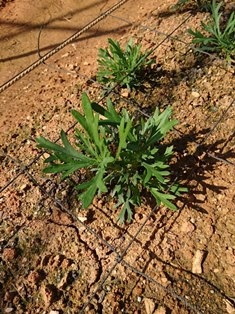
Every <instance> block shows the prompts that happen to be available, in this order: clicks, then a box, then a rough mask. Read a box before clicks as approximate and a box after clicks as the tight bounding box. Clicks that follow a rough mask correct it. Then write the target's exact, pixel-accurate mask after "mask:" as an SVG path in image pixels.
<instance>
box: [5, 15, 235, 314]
mask: <svg viewBox="0 0 235 314" xmlns="http://www.w3.org/2000/svg"><path fill="white" fill-rule="evenodd" d="M189 18H190V16H187V18H186V19H185V20H184V21H183V22H182V23H181V24H180V25H178V26H177V28H175V29H174V30H173V31H172V32H171V33H170V34H166V36H165V38H164V40H162V41H161V42H160V43H159V44H157V45H156V47H154V49H153V50H152V51H151V53H153V52H154V51H155V50H156V49H157V48H158V47H160V46H161V45H163V43H164V42H165V41H166V40H168V39H169V38H170V39H172V40H178V39H176V38H175V37H173V36H172V35H173V34H174V32H175V31H176V30H178V29H179V28H180V27H181V26H182V25H184V24H185V23H186V22H187V20H188V19H189ZM181 42H183V41H181ZM183 43H184V42H183ZM100 87H101V88H104V90H105V89H106V88H105V87H103V86H100ZM116 87H117V86H115V87H114V88H112V89H111V90H109V91H108V92H107V93H106V95H105V96H104V97H102V98H101V99H100V100H99V101H100V102H101V101H102V100H103V99H104V98H105V97H106V96H107V94H111V93H113V94H114V95H118V96H120V95H119V94H118V92H117V91H116ZM121 99H122V100H123V101H125V102H127V103H130V102H131V105H133V106H134V107H135V108H136V110H137V111H139V112H140V113H141V114H143V113H144V114H145V115H148V113H146V112H143V111H142V110H141V109H140V107H141V106H140V105H139V104H138V103H135V102H133V101H130V100H128V99H126V98H123V97H121ZM233 105H234V100H233V101H232V102H231V103H230V104H229V106H228V107H227V108H226V110H225V111H224V112H223V113H222V115H221V116H220V117H219V118H218V120H217V121H216V123H215V124H214V125H213V126H212V127H211V128H210V130H209V131H208V132H207V133H206V134H205V136H204V137H203V138H202V140H201V141H199V142H197V141H195V144H196V151H195V152H194V154H195V155H196V154H197V150H198V149H200V146H201V145H203V144H204V143H205V142H206V141H207V140H208V138H209V137H210V136H211V135H212V134H213V132H214V131H215V130H216V129H217V128H218V126H219V125H220V123H221V122H222V120H223V119H224V118H225V117H226V115H228V114H229V110H230V109H231V108H232V107H233ZM74 126H75V124H73V125H72V126H71V127H70V128H69V129H68V130H67V133H68V132H69V131H70V130H72V129H73V128H74ZM176 132H177V133H178V132H180V131H178V130H176ZM193 140H194V139H193ZM205 154H207V155H208V156H210V157H212V158H214V159H217V160H219V161H222V162H224V163H227V164H228V165H230V166H234V164H233V163H231V162H229V161H227V160H225V159H223V158H219V157H216V156H214V155H212V154H211V153H210V152H208V151H206V152H205ZM205 154H204V155H203V156H202V163H203V159H204V158H205ZM2 155H3V156H4V157H5V158H10V159H13V158H12V157H10V156H8V155H7V154H6V153H4V152H3V153H2ZM42 155H43V153H39V154H38V155H37V156H36V157H35V158H34V159H33V160H32V161H31V162H30V163H29V164H28V165H24V164H23V163H22V162H21V161H18V160H14V159H13V162H14V163H15V164H16V165H20V171H19V172H18V173H17V174H16V175H15V176H14V177H13V178H12V179H11V180H10V181H9V182H7V184H5V185H4V186H3V187H2V188H1V190H0V192H4V191H5V190H6V189H7V188H8V187H9V186H11V185H12V184H13V183H14V182H15V181H16V180H17V179H18V178H19V177H20V176H21V175H26V176H27V177H28V178H29V180H30V181H32V182H33V183H34V184H35V185H36V186H38V187H39V188H40V190H41V191H42V193H43V194H44V195H45V196H46V197H48V198H51V199H52V200H53V202H54V203H55V204H56V205H57V206H58V208H60V209H61V210H62V211H65V212H66V213H67V214H68V215H70V216H72V218H73V219H74V220H75V221H76V222H78V223H79V224H81V225H82V226H83V227H84V228H85V229H86V230H87V231H88V232H89V233H90V234H92V235H94V237H95V238H96V240H97V243H99V242H101V243H102V244H103V245H105V246H106V247H107V248H108V249H109V250H111V251H112V252H114V253H115V255H116V260H115V262H114V263H113V265H112V266H111V267H110V268H109V270H108V271H107V272H106V274H104V275H103V277H102V278H101V279H100V281H99V283H98V285H97V287H96V289H95V290H94V292H93V293H92V294H91V295H90V296H89V298H88V300H87V302H86V303H84V305H83V307H82V308H81V311H80V313H84V311H85V310H86V308H87V306H88V305H89V304H90V303H91V302H92V300H93V299H94V297H95V296H96V294H97V292H98V291H99V290H102V289H103V286H104V284H105V282H106V281H107V279H108V278H109V277H110V276H111V274H112V272H113V270H114V269H115V268H116V267H117V265H118V264H121V263H122V264H124V265H125V266H126V267H127V268H128V269H130V270H131V271H133V272H134V273H136V274H137V275H138V276H142V277H144V278H145V279H146V280H148V281H149V282H152V283H153V284H155V285H157V286H158V287H160V288H161V289H163V290H165V291H166V292H167V293H168V294H170V295H171V296H172V297H173V298H176V299H178V300H179V301H180V302H182V304H183V305H184V306H185V307H186V308H189V309H190V310H191V311H192V312H195V313H203V309H201V307H200V304H196V305H195V304H193V303H191V302H190V301H188V299H187V298H186V297H185V296H182V295H180V294H178V293H176V292H175V291H174V290H173V289H171V288H166V287H164V286H163V285H161V283H159V282H157V281H156V280H155V279H154V278H152V277H150V276H148V275H147V274H146V273H145V272H144V271H140V270H138V269H137V268H136V267H134V266H132V265H130V264H129V263H128V262H126V261H125V259H124V258H125V256H126V254H127V252H128V250H129V248H130V247H131V246H132V244H133V243H134V242H135V241H136V239H137V237H138V235H139V234H140V233H141V232H142V230H143V228H144V227H145V225H146V224H147V223H148V221H149V220H150V218H151V216H152V215H153V214H154V213H155V212H156V211H157V210H158V207H156V206H155V207H154V208H153V209H152V210H151V212H150V213H149V215H148V216H147V217H146V219H145V220H144V222H143V223H142V224H141V226H140V227H139V229H138V230H137V231H136V233H135V234H134V236H132V237H131V240H130V241H129V243H128V245H127V246H126V247H124V248H123V247H118V248H117V247H114V246H113V245H111V244H110V243H109V242H108V241H106V240H105V239H104V238H103V237H101V236H100V235H99V234H98V233H97V232H96V231H94V230H93V229H92V228H91V227H90V226H89V225H87V224H86V223H84V222H83V221H82V220H81V219H79V218H78V217H77V216H76V215H74V214H73V213H71V212H70V211H69V210H68V209H67V208H66V207H65V206H64V205H63V204H62V202H61V201H60V200H59V199H57V198H55V197H54V196H53V195H51V194H50V193H49V192H48V191H47V190H46V189H45V188H44V187H43V185H42V184H40V183H38V181H37V179H35V178H34V176H33V175H32V174H31V173H30V170H31V167H32V165H33V164H35V163H36V162H37V161H38V160H39V159H40V158H41V157H42ZM192 171H193V170H192V169H191V170H190V171H189V173H188V176H187V177H190V175H191V173H192ZM51 181H52V182H53V180H51ZM17 232H18V230H16V233H17ZM16 233H14V235H13V237H14V236H15V234H16ZM11 239H12V237H11V238H9V239H8V241H7V243H5V245H4V247H7V245H8V242H9V241H10V240H11ZM4 247H3V248H2V249H4Z"/></svg>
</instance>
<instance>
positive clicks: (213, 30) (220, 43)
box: [188, 0, 235, 62]
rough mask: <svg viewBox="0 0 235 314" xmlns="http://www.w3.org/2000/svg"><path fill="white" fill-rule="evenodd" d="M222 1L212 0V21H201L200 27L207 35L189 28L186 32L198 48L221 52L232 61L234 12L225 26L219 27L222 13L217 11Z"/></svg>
mask: <svg viewBox="0 0 235 314" xmlns="http://www.w3.org/2000/svg"><path fill="white" fill-rule="evenodd" d="M221 5H222V3H218V4H217V3H216V1H215V0H214V1H213V2H212V5H211V12H212V22H211V23H208V24H205V23H203V22H201V26H202V28H203V29H204V30H205V31H206V32H207V33H209V35H208V36H206V35H204V34H202V33H201V32H200V31H198V30H196V31H193V30H192V29H189V30H188V32H189V33H190V34H191V35H192V36H193V37H194V38H193V40H192V43H193V44H196V45H199V50H201V51H206V52H216V53H219V54H220V53H221V54H222V55H224V56H225V57H226V60H227V61H228V62H234V61H235V60H234V57H235V12H232V13H231V15H230V17H229V19H228V21H227V24H226V25H225V27H221V17H222V13H219V10H220V8H221Z"/></svg>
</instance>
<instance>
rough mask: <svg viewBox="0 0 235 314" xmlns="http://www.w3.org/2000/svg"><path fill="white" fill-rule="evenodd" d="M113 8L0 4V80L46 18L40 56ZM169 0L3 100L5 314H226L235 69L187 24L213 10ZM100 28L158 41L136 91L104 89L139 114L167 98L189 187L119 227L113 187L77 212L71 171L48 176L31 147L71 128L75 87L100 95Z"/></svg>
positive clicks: (33, 50) (31, 49) (108, 24)
mask: <svg viewBox="0 0 235 314" xmlns="http://www.w3.org/2000/svg"><path fill="white" fill-rule="evenodd" d="M2 3H3V1H2ZM114 3H115V1H97V2H96V1H89V2H88V1H86V2H85V1H84V2H81V4H80V5H81V6H80V7H79V8H77V2H76V1H72V0H71V1H68V2H67V3H66V5H65V4H64V3H63V2H62V1H60V2H53V1H48V0H45V1H41V2H40V4H37V5H32V4H31V2H30V1H20V0H15V1H13V2H12V3H9V4H7V5H6V6H5V7H4V8H2V9H1V11H0V13H1V20H2V21H5V23H2V25H0V28H1V38H0V39H1V48H0V59H1V60H0V69H1V84H3V83H4V82H5V81H7V80H8V79H9V78H11V77H12V76H13V75H15V74H16V73H18V72H19V71H20V70H22V69H23V68H25V66H27V65H29V64H30V63H31V62H33V61H34V60H35V59H36V58H37V57H38V46H37V40H38V38H39V37H38V35H39V31H40V29H41V25H44V28H43V29H41V30H42V33H41V37H40V40H41V41H40V47H41V49H42V51H43V52H46V51H48V49H51V48H53V47H54V46H55V45H56V43H58V42H60V41H61V40H63V39H64V38H66V37H67V36H69V35H71V34H72V33H73V32H74V31H75V30H76V27H82V26H83V25H85V24H86V23H87V22H89V21H90V20H92V19H93V18H94V17H96V16H97V15H98V14H100V12H103V11H104V10H106V9H107V8H109V7H111V6H112V5H113V4H114ZM173 4H174V1H170V0H168V1H164V2H163V1H158V4H157V5H156V2H155V1H148V2H147V3H146V1H139V3H138V4H137V5H136V3H135V2H134V1H131V0H130V1H129V2H128V3H127V4H125V5H124V6H123V7H122V8H120V9H119V10H118V11H116V12H115V13H114V14H113V16H112V17H108V18H107V19H106V20H104V21H102V22H101V23H100V24H98V26H96V27H95V28H94V29H92V30H91V31H89V33H88V34H84V35H82V37H81V39H80V40H79V41H77V42H75V43H73V44H72V45H70V46H68V47H66V48H65V49H64V50H62V51H61V52H59V53H58V54H56V55H55V56H54V57H53V58H51V59H49V60H48V62H47V65H41V66H40V67H39V68H37V69H36V70H34V71H33V72H31V73H30V74H28V75H27V76H26V77H24V78H23V79H22V80H20V81H19V82H17V83H16V84H14V85H13V86H12V87H10V88H9V89H7V90H6V91H5V92H3V93H2V94H1V95H0V112H1V115H0V132H1V133H0V134H1V137H0V145H1V150H0V153H1V155H0V160H1V166H0V167H1V173H0V178H1V180H0V182H1V187H2V188H3V190H2V193H1V197H0V221H1V224H0V231H1V233H0V244H1V250H2V251H1V253H2V254H1V258H0V308H1V311H2V313H50V314H58V313H80V312H81V313H82V311H83V309H84V311H85V312H87V313H147V314H152V313H155V314H160V313H175V314H177V313H194V312H196V313H211V314H214V313H218V314H219V313H235V310H234V307H233V305H234V298H235V285H234V280H235V277H234V265H235V256H234V250H235V246H234V245H235V234H234V211H235V205H234V203H235V193H234V192H235V185H234V177H235V150H234V147H235V146H234V144H235V141H234V129H235V128H234V127H235V122H234V121H235V119H234V118H235V108H234V96H235V95H234V86H235V84H234V83H235V82H234V66H233V65H231V64H227V63H226V62H225V61H224V60H222V59H219V58H217V57H216V56H215V55H212V56H206V55H199V54H198V53H196V52H195V51H194V50H193V47H192V46H191V45H190V41H191V38H190V36H189V35H188V33H187V29H188V28H190V27H192V28H195V27H196V26H198V25H200V21H201V20H204V21H205V20H207V19H208V13H202V12H197V11H196V9H195V10H193V11H188V10H184V11H183V12H173V11H172V10H171V7H172V5H173ZM233 6H234V4H233V3H232V2H227V3H226V9H227V10H230V9H231V8H233V9H234V7H233ZM29 12H30V14H29ZM40 12H43V14H39V13H40ZM25 21H26V22H27V23H26V22H25ZM45 24H46V25H45ZM78 24H79V26H78ZM9 30H10V32H9ZM173 31H174V32H173ZM169 33H172V34H171V36H170V37H168V38H167V39H166V35H165V34H169ZM108 37H112V38H118V39H120V41H121V43H123V44H124V43H125V42H127V41H128V40H129V38H130V37H133V38H134V39H135V40H136V41H138V42H141V43H142V45H143V48H153V47H154V48H155V51H154V52H153V54H152V58H154V59H155V60H156V63H155V65H154V66H153V67H152V69H151V71H150V73H149V75H147V76H146V81H145V83H144V88H142V89H141V90H137V91H134V92H132V93H128V92H126V91H125V90H121V91H118V93H120V95H121V96H118V95H117V94H113V95H111V98H112V99H113V100H114V101H115V102H116V103H117V104H118V105H120V106H125V107H126V108H128V110H129V111H130V112H133V113H136V114H140V111H141V112H142V113H144V114H150V113H151V112H152V111H153V110H154V109H155V108H156V106H159V107H160V108H162V109H163V108H165V107H166V106H168V105H170V106H171V107H172V109H173V113H174V117H176V118H177V120H178V121H179V123H178V125H177V126H176V128H175V130H174V131H173V132H171V134H169V136H168V138H167V139H166V141H167V143H169V144H173V145H174V147H175V149H174V151H175V155H174V158H173V159H172V163H171V168H172V172H173V174H174V177H177V178H178V180H179V181H180V182H182V184H184V185H187V186H188V188H189V193H188V194H186V195H184V196H183V198H181V199H180V200H178V202H177V206H178V208H179V210H178V211H177V212H171V211H170V210H168V209H165V208H160V209H155V206H154V205H155V204H154V203H153V202H152V201H151V200H149V199H147V198H145V199H144V200H143V205H142V206H141V207H139V208H136V209H135V213H134V220H133V222H132V223H130V224H126V225H120V224H118V223H117V215H118V209H116V208H115V207H114V205H115V200H113V199H111V198H110V197H109V195H104V196H103V197H102V198H101V199H100V198H96V199H95V200H94V202H93V204H92V206H90V208H89V209H88V210H85V209H83V208H82V207H81V204H80V203H79V202H78V201H77V198H76V192H75V191H74V189H73V184H72V181H71V180H67V181H63V182H61V181H60V178H59V177H57V176H46V175H44V174H43V173H42V169H43V160H44V156H43V155H41V156H40V155H39V154H40V151H38V149H37V148H36V144H35V138H36V137H37V136H39V135H43V136H46V137H48V138H50V139H54V140H56V139H57V138H58V134H59V131H60V130H61V129H62V128H63V129H64V130H66V129H68V128H69V127H70V126H71V125H72V123H73V122H74V121H73V118H72V117H71V114H70V112H69V111H70V109H72V108H75V109H78V110H79V109H80V100H81V94H82V92H84V91H86V92H87V93H88V94H89V96H90V97H91V98H92V99H94V100H98V99H99V98H101V97H102V95H103V90H102V87H101V86H100V85H99V84H97V82H96V80H95V79H96V77H95V74H96V70H97V61H96V60H97V52H98V48H99V47H105V46H106V44H107V38H108ZM70 133H71V135H72V133H73V130H71V131H70ZM32 161H33V162H32ZM29 164H30V166H29V167H27V169H25V170H24V165H29ZM21 170H24V171H22V173H21V172H20V171H21ZM18 173H21V174H20V175H19V176H18V177H17V178H16V179H15V180H14V181H13V182H12V183H11V184H10V185H9V186H7V187H6V185H7V184H8V182H9V181H10V180H12V179H13V178H14V177H15V176H16V175H17V174H18ZM73 180H74V181H78V180H79V175H78V176H74V177H73ZM153 209H155V210H154V211H153ZM150 214H151V216H150V217H149V218H148V219H147V217H148V215H150ZM139 228H142V229H141V232H140V233H139V234H138V235H137V236H136V232H137V230H139ZM92 230H93V231H92ZM130 244H131V245H130ZM126 248H127V249H126ZM122 252H125V254H124V257H123V258H124V259H123V261H122V262H120V261H118V259H117V257H118V254H119V255H120V254H122ZM114 266H115V267H114ZM112 268H113V270H112V272H110V270H111V269H112ZM106 275H108V276H106ZM106 277H107V279H106ZM104 279H106V280H104ZM101 284H102V286H101ZM97 288H100V289H97ZM91 297H92V299H91V300H90V298H91ZM87 303H89V304H88V305H87V306H86V304H87ZM84 305H85V306H86V307H85V308H83V307H84Z"/></svg>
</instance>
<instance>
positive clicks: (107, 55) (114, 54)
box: [97, 38, 154, 89]
mask: <svg viewBox="0 0 235 314" xmlns="http://www.w3.org/2000/svg"><path fill="white" fill-rule="evenodd" d="M108 42H109V47H108V48H106V49H102V48H100V49H99V54H98V64H99V66H98V73H97V80H98V81H99V82H100V83H102V84H104V85H106V86H113V85H115V84H120V86H122V87H127V88H128V89H133V88H136V87H138V86H140V85H141V82H142V80H143V73H144V70H145V69H146V67H147V66H149V65H150V64H153V63H154V60H152V59H148V56H149V54H150V51H145V52H144V53H143V52H141V45H138V44H134V43H133V40H132V39H130V41H129V42H128V43H127V45H126V48H125V50H123V49H122V48H121V46H120V44H119V43H118V42H117V41H115V40H112V39H110V38H109V39H108Z"/></svg>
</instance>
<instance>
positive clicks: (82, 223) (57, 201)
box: [15, 160, 202, 314]
mask: <svg viewBox="0 0 235 314" xmlns="http://www.w3.org/2000/svg"><path fill="white" fill-rule="evenodd" d="M15 162H17V163H18V164H20V165H21V166H22V167H23V168H25V166H24V165H23V164H22V163H21V162H20V161H18V160H15ZM25 175H27V176H28V178H29V179H30V181H32V182H33V183H34V184H35V185H36V186H38V187H39V189H40V190H41V191H42V193H43V194H44V195H47V197H48V198H50V199H51V200H53V202H54V203H55V204H56V205H57V206H58V207H59V208H60V209H62V210H63V211H65V212H66V213H67V214H68V215H69V216H71V217H72V218H73V219H74V221H77V222H78V223H79V224H81V225H82V226H83V227H85V228H86V230H87V231H88V232H90V233H91V234H92V235H94V236H95V238H96V239H97V240H99V241H100V242H101V243H103V244H104V245H105V246H107V247H108V248H109V249H110V250H111V251H112V252H114V253H115V254H116V262H115V263H114V264H113V266H112V267H111V268H110V269H109V271H108V272H107V274H106V275H105V276H104V278H103V279H102V281H101V282H100V283H99V285H98V287H97V288H96V289H95V291H94V292H93V293H92V295H91V296H90V298H89V299H88V301H87V302H86V303H85V304H84V305H83V307H82V309H81V311H80V312H79V313H81V314H82V313H84V311H85V309H86V307H87V306H88V305H89V304H90V303H91V301H92V299H93V298H94V297H95V295H96V293H97V292H98V291H99V290H100V289H102V287H103V285H104V283H105V282H106V280H107V279H108V278H109V276H110V275H111V273H112V272H113V270H114V269H115V268H116V267H117V265H118V264H120V263H122V262H123V263H124V265H125V266H126V267H128V268H130V269H131V270H132V271H134V272H135V273H137V274H139V275H141V276H143V277H144V278H145V279H148V280H149V281H150V282H152V283H155V284H157V285H158V287H160V288H161V289H164V291H166V292H167V293H168V294H170V295H171V296H172V297H173V298H176V299H177V300H179V301H181V302H182V303H183V304H184V305H185V306H186V307H188V308H190V309H191V310H193V311H194V312H195V313H199V314H201V313H202V312H201V311H200V310H198V308H197V307H195V306H194V305H193V304H191V303H190V302H189V301H188V300H187V299H186V298H184V297H182V296H180V295H179V294H177V293H176V292H175V291H173V290H172V289H169V288H166V287H164V286H163V285H161V284H160V283H159V282H157V281H156V280H155V279H153V278H151V277H149V276H148V275H146V274H144V273H142V272H141V271H139V270H137V269H136V268H135V267H133V266H131V265H130V264H129V263H127V262H126V261H125V260H124V259H123V258H124V256H125V255H126V253H127V251H128V250H129V248H130V247H131V245H132V244H133V242H134V241H135V240H136V238H137V237H138V235H139V234H140V233H141V231H142V230H143V228H144V226H145V225H146V223H147V222H148V221H149V219H150V217H151V216H152V215H153V214H154V212H155V211H156V210H157V209H158V208H159V206H157V205H156V206H155V207H154V208H153V209H152V210H151V212H150V213H149V215H148V216H147V217H146V219H145V221H144V222H143V224H142V225H141V226H140V228H139V229H138V230H137V232H136V234H135V235H134V236H133V237H132V238H131V240H130V242H129V243H128V245H127V246H126V248H125V249H124V251H122V253H121V254H120V253H118V252H117V250H116V248H115V247H114V246H113V245H111V244H110V243H109V242H108V241H106V240H105V239H103V238H102V237H101V236H100V235H99V234H98V233H96V232H95V231H94V230H93V229H92V228H91V227H89V226H88V225H86V224H85V223H84V222H83V221H82V220H80V219H79V218H78V217H77V216H76V215H74V214H73V213H72V212H71V211H69V210H68V209H67V208H66V207H65V206H64V205H63V204H62V203H61V201H60V200H59V199H57V198H55V197H53V196H52V195H51V194H50V193H48V192H47V191H46V190H45V189H44V188H43V187H42V185H41V184H40V183H38V182H37V180H36V179H35V178H34V177H33V175H32V174H30V173H29V172H28V171H25Z"/></svg>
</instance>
